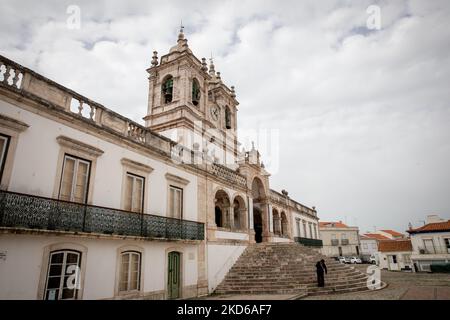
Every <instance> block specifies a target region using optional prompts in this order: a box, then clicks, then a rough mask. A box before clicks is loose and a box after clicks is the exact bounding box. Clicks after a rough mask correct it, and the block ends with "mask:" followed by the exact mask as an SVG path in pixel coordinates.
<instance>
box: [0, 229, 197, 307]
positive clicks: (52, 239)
mask: <svg viewBox="0 0 450 320" xmlns="http://www.w3.org/2000/svg"><path fill="white" fill-rule="evenodd" d="M68 242H69V243H75V244H79V245H83V246H85V247H87V255H86V256H85V257H82V259H86V270H85V279H84V289H83V299H108V298H113V297H114V286H115V281H116V268H117V254H118V253H117V249H118V248H120V247H122V246H125V245H133V246H139V247H141V248H143V249H144V252H143V257H142V263H143V264H142V265H143V273H142V274H143V277H144V284H143V292H151V291H160V290H165V283H166V279H167V274H166V265H165V264H166V250H167V249H169V248H175V247H174V243H164V242H149V241H127V240H97V239H95V240H94V239H81V238H80V237H72V238H70V237H61V236H47V237H43V236H40V235H36V236H33V235H0V251H6V260H0V300H2V299H36V298H37V297H38V285H39V278H40V275H41V268H42V264H43V263H48V261H43V253H44V248H45V247H47V246H49V245H53V244H58V243H68ZM176 248H177V249H180V250H181V251H182V252H183V261H182V266H183V286H189V285H196V284H197V278H198V277H197V266H198V263H197V246H195V245H187V244H185V245H181V244H180V245H178V244H177V245H176Z"/></svg>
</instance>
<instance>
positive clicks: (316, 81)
mask: <svg viewBox="0 0 450 320" xmlns="http://www.w3.org/2000/svg"><path fill="white" fill-rule="evenodd" d="M70 5H77V6H78V7H79V8H80V13H81V25H80V28H79V29H70V28H68V24H67V20H68V18H70V14H68V13H67V9H68V8H69V6H70ZM370 5H378V6H379V8H380V9H381V11H380V17H381V28H380V29H379V30H377V29H369V28H367V20H368V19H370V18H371V17H372V16H371V15H370V14H368V13H367V12H366V9H367V8H368V7H369V6H370ZM1 8H2V19H0V39H1V44H0V53H1V54H2V55H5V56H7V57H9V58H11V59H13V60H15V61H17V62H19V63H21V64H24V65H25V66H27V67H30V68H32V69H34V70H36V71H37V72H39V73H42V74H43V75H45V76H47V77H49V78H51V79H53V80H55V81H57V82H60V83H61V84H63V85H65V86H67V87H69V88H71V89H73V90H75V91H78V92H79V93H81V94H83V95H86V96H88V97H90V98H92V99H93V100H95V101H98V102H100V103H102V104H104V105H105V106H107V107H109V108H110V109H113V110H115V111H117V112H120V113H122V114H124V115H126V116H128V117H130V118H132V119H134V120H136V121H139V122H142V120H141V118H142V117H143V116H144V115H145V114H146V110H147V107H146V104H147V93H148V91H147V90H148V83H147V74H146V72H145V69H146V68H147V67H149V66H150V61H151V55H152V51H153V50H157V51H158V52H159V53H160V55H161V54H164V53H166V52H167V51H168V49H169V48H170V47H171V46H172V45H174V44H175V41H176V36H177V33H178V28H179V25H180V20H181V19H182V20H183V24H184V25H185V34H186V37H187V39H188V40H189V46H190V48H191V49H192V50H193V52H194V54H196V55H197V57H199V58H201V57H210V56H211V54H212V55H213V56H214V60H215V65H216V71H220V72H221V75H222V79H223V80H224V82H225V83H227V84H228V85H235V86H236V91H237V95H238V100H239V101H240V106H239V113H238V118H239V126H240V128H244V129H269V130H273V131H274V132H278V134H279V142H278V143H279V144H277V146H278V148H274V149H278V150H279V152H278V154H274V152H271V151H270V150H264V151H263V154H264V156H265V157H266V159H267V160H266V161H268V162H269V164H270V165H271V167H272V169H273V170H272V173H273V174H272V178H271V186H272V188H274V189H277V190H281V189H286V190H288V192H289V195H290V196H291V197H292V198H294V199H297V200H299V201H300V202H302V203H304V204H306V205H309V206H313V205H315V206H316V207H317V210H318V213H319V216H320V218H321V220H342V221H343V222H345V221H346V222H347V223H348V224H351V225H354V224H356V225H358V226H359V227H360V228H361V231H367V230H373V228H374V226H376V228H378V229H382V228H392V229H396V230H399V231H404V230H406V228H407V225H408V222H411V223H412V224H413V225H414V226H419V225H421V224H422V223H423V222H421V220H424V219H425V216H426V215H427V214H431V213H436V214H439V215H441V217H444V218H447V219H449V218H450V168H449V166H450V2H449V1H447V0H442V1H439V0H433V1H427V0H421V1H401V0H398V1H394V0H393V1H361V0H358V1H326V0H321V1H317V0H312V1H246V0H239V1H223V0H221V1H198V2H196V1H160V0H159V1H148V2H144V1H120V2H119V1H95V2H94V1H75V0H71V1H53V2H52V1H39V2H36V1H28V2H27V1H20V0H15V1H2V4H1ZM243 139H244V137H243Z"/></svg>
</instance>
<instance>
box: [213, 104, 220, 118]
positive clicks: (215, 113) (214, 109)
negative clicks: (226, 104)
mask: <svg viewBox="0 0 450 320" xmlns="http://www.w3.org/2000/svg"><path fill="white" fill-rule="evenodd" d="M219 113H220V110H219V108H218V107H217V106H212V107H211V118H213V120H214V121H217V119H219Z"/></svg>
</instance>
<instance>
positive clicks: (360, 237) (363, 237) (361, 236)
mask: <svg viewBox="0 0 450 320" xmlns="http://www.w3.org/2000/svg"><path fill="white" fill-rule="evenodd" d="M359 239H361V240H372V239H373V238H369V237H367V236H365V235H361V234H360V235H359Z"/></svg>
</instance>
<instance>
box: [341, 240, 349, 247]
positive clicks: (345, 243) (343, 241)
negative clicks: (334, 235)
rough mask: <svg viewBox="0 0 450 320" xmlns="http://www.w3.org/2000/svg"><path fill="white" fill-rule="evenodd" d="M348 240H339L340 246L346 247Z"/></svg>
mask: <svg viewBox="0 0 450 320" xmlns="http://www.w3.org/2000/svg"><path fill="white" fill-rule="evenodd" d="M348 243H349V242H348V239H341V244H342V245H343V246H346V245H348Z"/></svg>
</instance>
